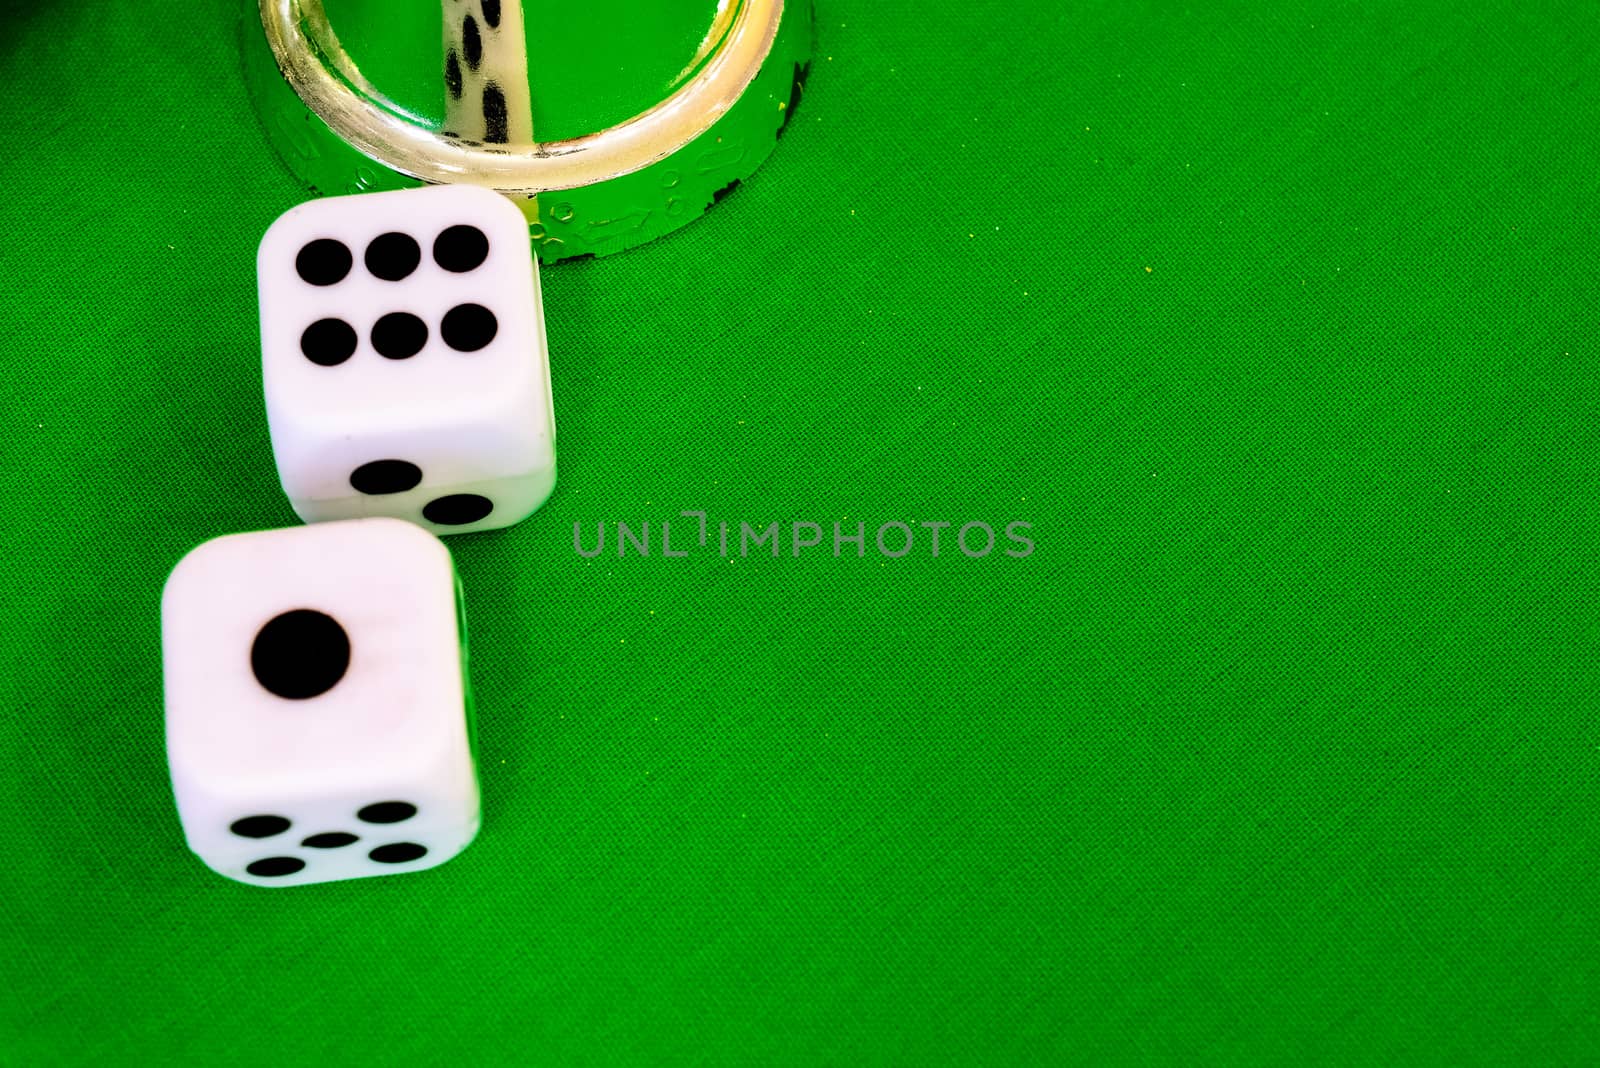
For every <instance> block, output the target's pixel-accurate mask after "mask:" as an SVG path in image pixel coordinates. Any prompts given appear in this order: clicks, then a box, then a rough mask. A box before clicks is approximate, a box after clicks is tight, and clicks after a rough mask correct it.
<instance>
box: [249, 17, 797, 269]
mask: <svg viewBox="0 0 1600 1068" xmlns="http://www.w3.org/2000/svg"><path fill="white" fill-rule="evenodd" d="M506 2H507V0H501V3H496V2H495V0H441V2H440V3H432V4H407V5H394V4H384V3H380V2H379V0H323V2H321V3H318V2H317V0H262V3H261V5H260V12H259V14H260V19H259V21H258V20H257V19H256V18H255V17H254V16H253V14H252V15H247V16H246V17H245V18H244V19H242V20H241V49H242V52H243V55H244V61H245V74H246V81H247V84H248V86H249V89H250V93H251V96H252V98H253V100H254V102H255V105H256V110H257V113H258V114H259V115H260V117H261V120H262V123H263V126H264V129H265V130H266V133H267V136H268V139H269V140H270V141H271V143H272V145H273V146H274V148H275V149H276V151H277V153H278V155H279V156H280V158H282V160H283V161H284V163H285V164H286V165H287V166H288V168H289V170H290V171H291V172H292V173H293V174H294V175H295V176H296V177H297V178H299V179H300V180H301V181H302V182H303V183H305V185H306V187H307V189H308V190H309V191H311V192H312V193H315V194H319V195H338V194H345V193H359V192H368V191H376V190H383V189H403V188H408V187H412V186H416V185H420V184H423V183H424V182H426V181H467V182H473V183H475V184H482V185H488V186H490V187H492V188H495V189H498V190H500V191H501V192H503V193H505V194H506V195H507V196H509V197H512V198H513V199H514V200H515V201H516V202H517V203H518V204H519V205H520V206H521V207H522V209H523V213H524V214H525V215H526V216H527V217H528V222H529V235H530V237H531V238H532V241H533V245H534V248H535V250H536V251H537V253H538V255H539V258H540V259H542V260H544V261H547V262H549V261H554V260H560V259H567V258H570V257H573V256H583V255H608V254H610V253H613V252H619V251H622V250H623V249H627V248H631V247H633V246H635V245H638V244H641V243H643V242H645V241H649V240H651V239H653V238H656V237H660V236H661V235H663V234H666V233H669V232H671V231H673V230H675V229H677V228H678V227H680V226H683V225H684V224H686V223H688V222H690V221H692V220H694V219H696V218H698V217H699V216H700V215H701V214H703V213H704V212H705V211H706V210H707V209H708V208H709V207H711V206H712V205H713V204H714V203H716V201H717V200H718V199H720V197H721V195H722V194H723V193H724V192H725V191H726V190H728V189H731V188H732V187H733V186H734V185H736V184H737V183H738V182H739V181H741V180H742V179H744V178H747V177H748V176H749V175H750V174H751V173H752V172H754V170H755V169H756V167H758V166H759V165H760V164H761V162H762V161H763V160H764V159H766V157H767V155H768V154H769V153H770V152H771V151H772V149H773V147H774V146H775V144H776V143H777V141H778V138H779V137H780V136H781V134H782V131H783V127H784V124H785V123H786V122H787V121H788V118H789V116H790V115H791V114H792V113H793V109H794V107H795V106H796V105H797V104H798V102H799V99H800V95H801V92H802V90H803V86H804V81H805V73H806V69H807V64H808V61H809V58H810V50H811V40H812V25H811V19H812V15H811V7H810V2H809V0H789V2H787V3H785V2H784V0H726V2H724V3H721V4H718V3H717V2H716V0H605V2H597V3H591V4H587V5H580V4H572V3H570V2H568V3H557V2H555V0H525V2H524V3H522V4H521V5H520V6H517V5H512V6H504V5H505V4H506ZM469 23H470V25H468V24H469ZM491 23H492V25H491ZM263 31H265V32H263ZM524 83H525V87H524ZM502 85H503V86H504V87H505V88H504V90H502V88H501V86H502ZM491 96H493V97H494V102H495V104H496V105H498V110H497V109H496V108H492V107H491V106H490V98H491Z"/></svg>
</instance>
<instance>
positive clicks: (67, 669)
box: [0, 0, 1600, 1065]
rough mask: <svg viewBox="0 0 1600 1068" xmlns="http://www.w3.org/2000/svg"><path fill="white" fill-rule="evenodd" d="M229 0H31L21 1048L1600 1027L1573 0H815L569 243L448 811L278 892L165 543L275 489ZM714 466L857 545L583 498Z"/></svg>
mask: <svg viewBox="0 0 1600 1068" xmlns="http://www.w3.org/2000/svg"><path fill="white" fill-rule="evenodd" d="M252 6H253V5H249V4H244V3H232V2H229V3H224V2H222V0H200V2H197V3H194V4H188V5H182V6H181V8H165V9H164V8H162V7H161V6H160V5H156V6H152V5H150V4H148V3H133V2H131V0H108V2H89V3H83V4H61V5H56V4H37V5H32V6H30V7H28V8H26V9H20V8H13V10H11V11H10V12H9V13H8V14H6V15H5V16H4V22H3V26H4V34H3V36H0V87H3V88H4V90H5V94H6V100H7V111H6V116H7V121H6V122H5V123H4V124H3V127H0V190H3V191H4V194H3V199H0V240H3V241H4V247H3V252H0V297H3V300H0V339H3V340H0V345H3V351H4V355H5V373H4V374H3V375H0V413H3V419H4V422H3V438H0V464H3V466H0V486H3V489H4V499H5V506H4V507H5V522H4V524H3V525H0V539H3V541H0V549H3V551H4V554H5V561H6V563H7V566H8V573H9V575H10V578H9V580H8V581H7V583H6V592H5V603H4V613H5V616H4V618H5V625H4V631H3V633H4V644H3V646H0V657H3V659H0V758H3V759H4V763H5V765H6V769H7V770H6V774H5V775H4V776H3V777H0V902H3V903H4V906H5V918H4V923H3V925H0V1062H3V1063H6V1064H17V1065H35V1064H43V1063H52V1062H57V1061H59V1062H76V1063H85V1064H154V1063H193V1064H206V1065H217V1064H231V1063H240V1064H254V1063H263V1064H265V1063H273V1064H314V1063H326V1062H329V1061H333V1062H347V1063H354V1062H357V1061H369V1060H371V1061H376V1062H383V1063H438V1064H452V1065H459V1064H487V1063H516V1064H523V1063H528V1064H569V1063H607V1062H609V1063H625V1064H637V1063H643V1062H698V1061H712V1062H723V1063H731V1062H743V1063H751V1062H790V1063H797V1064H821V1063H837V1064H847V1065H852V1064H877V1063H882V1064H891V1063H892V1064H935V1063H976V1062H987V1063H995V1064H1018V1063H1026V1062H1033V1063H1062V1062H1082V1063H1095V1064H1104V1063H1110V1062H1127V1061H1149V1062H1167V1063H1182V1064H1196V1063H1230V1064H1234V1063H1308V1062H1311V1063H1316V1062H1321V1063H1330V1064H1350V1063H1357V1062H1369V1063H1418V1062H1450V1063H1462V1062H1484V1063H1500V1064H1521V1065H1535V1064H1541V1065H1542V1064H1557V1063H1562V1064H1579V1063H1595V1062H1596V1061H1597V1060H1600V951H1597V945H1600V921H1597V919H1596V910H1597V907H1600V879H1597V877H1596V871H1595V869H1596V864H1597V860H1600V816H1597V814H1600V805H1597V799H1596V791H1597V786H1600V775H1597V762H1600V723H1597V708H1600V622H1597V611H1600V563H1597V559H1596V547H1597V546H1600V506H1597V503H1596V490H1597V478H1596V473H1595V472H1596V464H1597V460H1600V408H1597V405H1596V399H1595V398H1596V396H1597V388H1600V386H1597V376H1596V366H1597V363H1596V353H1597V346H1600V336H1597V329H1596V317H1597V312H1596V309H1597V307H1600V302H1597V299H1596V288H1597V282H1600V260H1597V255H1596V254H1597V252H1600V224H1597V219H1600V211H1597V207H1596V204H1597V194H1600V179H1597V173H1600V171H1597V158H1600V134H1597V124H1596V120H1597V118H1600V24H1597V23H1596V22H1595V20H1594V17H1593V16H1594V13H1593V11H1592V10H1588V9H1587V7H1586V5H1583V4H1560V3H1554V2H1552V3H1538V4H1521V3H1512V2H1509V0H1490V2H1484V3H1461V2H1459V0H1451V2H1434V0H1428V2H1422V0H1416V2H1410V3H1402V2H1399V0H1394V2H1376V3H1363V4H1356V3H1348V2H1324V3H1305V2H1301V0H1279V2H1275V3H1270V4H1246V3H1236V2H1227V3H1220V4H1209V5H1208V4H1196V5H1192V6H1187V8H1186V6H1185V5H1179V4H1168V3H1133V4H1130V3H1124V2H1119V0H1085V2H1081V3H1071V4H1064V5H1063V4H1053V3H1036V4H1012V3H999V2H979V3H972V2H968V3H940V4H936V5H935V4H912V3H909V2H905V0H895V2H885V3H870V4H869V3H844V2H832V0H823V3H822V5H821V10H820V12H819V20H818V39H817V55H816V62H815V66H814V67H813V72H812V78H811V82H810V85H809V87H808V88H807V90H806V95H805V98H804V101H803V103H802V104H801V106H800V108H799V110H798V111H797V113H796V115H795V118H794V121H793V123H792V124H791V125H790V127H789V131H788V133H787V135H786V137H785V138H784V140H783V143H782V144H781V145H780V146H779V147H778V150H777V152H776V153H775V154H774V155H773V157H772V159H771V160H770V161H769V162H768V164H767V165H766V166H765V167H764V168H763V169H762V170H761V171H760V172H759V173H758V174H757V175H756V176H755V177H754V178H753V179H751V180H750V181H747V182H746V183H745V184H744V185H743V186H742V187H741V188H740V189H739V190H738V191H737V192H736V193H735V194H734V195H733V196H731V197H729V198H728V199H726V200H725V201H724V202H723V203H722V204H721V205H719V206H718V207H717V208H716V209H715V210H713V211H712V212H711V213H710V214H709V215H708V216H707V217H706V218H705V219H702V220H700V221H699V222H697V223H695V224H694V225H692V226H690V227H689V228H687V229H686V230H684V231H682V232H680V233H678V234H676V235H674V236H672V237H670V238H668V239H665V240H663V241H660V242H657V243H655V244H653V245H649V246H646V247H644V248H641V249H638V250H635V251H633V252H629V253H626V254H624V255H622V256H619V257H616V258H608V259H599V260H588V261H583V262H577V263H568V264H559V265H556V266H554V267H551V268H549V269H547V270H546V271H545V274H544V283H545V299H546V310H547V315H548V318H549V329H550V345H551V353H552V357H551V358H552V365H553V368H554V389H555V403H556V411H557V417H558V420H559V425H560V433H561V436H560V449H561V453H560V457H561V465H562V466H561V476H560V484H559V485H558V487H557V490H556V493H555V496H554V497H553V498H552V499H551V501H550V502H549V504H548V505H546V506H545V508H544V509H543V510H542V511H540V512H539V513H538V514H536V515H535V516H534V517H533V518H532V519H531V520H529V521H528V522H527V523H525V524H523V525H521V526H520V527H517V528H515V529H511V530H506V531H500V532H496V533H492V534H483V535H473V536H468V537H463V538H459V539H456V540H454V541H452V542H451V548H452V549H453V550H454V553H455V556H456V560H457V564H458V567H459V569H460V571H461V574H462V578H463V581H464V583H465V589H466V595H467V616H468V619H469V623H470V627H471V631H472V634H471V640H472V653H473V660H472V663H473V676H474V677H473V681H474V683H475V687H476V693H477V698H478V708H479V716H480V722H479V728H480V738H479V742H480V746H481V749H480V758H481V770H482V779H483V790H484V803H485V822H484V829H483V832H482V835H481V836H480V838H479V840H478V842H477V844H475V845H474V846H473V847H472V848H471V849H470V850H468V851H467V852H466V853H465V854H463V855H462V856H461V857H460V858H458V859H456V860H453V861H451V862H450V863H449V864H447V865H445V866H443V867H441V868H438V869H436V870H433V871H429V872H426V873H424V874H418V875H413V876H404V877H396V878H392V879H377V880H365V881H359V882H349V883H336V884H328V885H321V886H314V887H308V888H303V889H297V890H284V891H269V890H259V889H253V888H249V887H245V886H240V885H235V884H231V883H228V882H226V881H224V880H222V879H220V878H218V877H217V876H215V875H213V874H211V873H209V872H208V871H206V870H205V869H204V868H202V867H201V865H200V864H199V863H198V862H197V861H196V860H195V859H194V858H193V857H192V856H190V855H189V854H188V853H187V852H186V851H185V849H184V845H183V840H182V838H181V835H180V833H179V828H178V824H177V820H176V818H175V816H174V812H173V807H172V800H171V796H170V793H169V789H168V784H167V780H166V768H165V758H164V754H163V750H162V735H161V689H160V647H159V630H158V596H159V593H160V589H161V584H162V582H163V580H164V578H165V576H166V574H167V572H168V570H169V569H170V568H171V567H172V565H173V564H174V563H175V562H176V561H177V560H178V559H179V557H180V556H181V555H182V554H183V553H184V552H185V551H187V550H188V549H189V548H190V547H192V546H193V545H195V544H196V543H198V542H199V541H202V540H204V539H206V538H210V537H213V536H216V535H219V534H222V533H226V532H230V531H238V530H249V529H259V528H266V527H274V526H282V525H286V524H289V523H292V522H294V516H293V514H292V513H291V512H290V510H289V507H288V505H287V504H286V502H285V500H284V499H283V496H282V494H281V492H280V490H279V488H278V485H277V481H276V477H275V474H274V471H273V466H272V461H271V456H270V454H269V449H268V442H267V434H266V427H265V420H264V415H263V411H262V403H261V397H260V369H259V362H258V361H259V357H258V353H257V342H256V296H255V280H254V276H253V264H254V254H255V245H256V242H257V240H258V238H259V237H260V235H261V233H262V231H263V230H264V228H265V227H266V226H267V224H268V223H269V222H271V220H272V219H273V218H274V217H275V216H276V215H277V214H278V213H280V212H282V211H283V210H285V209H287V208H288V207H290V206H291V205H293V204H295V203H296V202H297V201H298V200H300V199H301V198H302V194H301V193H300V191H299V190H298V189H297V187H296V186H295V184H294V183H293V182H292V181H291V179H290V178H289V177H288V175H287V174H286V173H285V172H284V171H283V170H282V168H281V167H280V166H279V164H278V163H277V162H276V160H275V158H274V157H273V156H272V155H271V153H270V152H269V150H268V148H267V147H266V145H265V144H264V142H263V139H262V137H261V135H260V133H259V131H258V129H257V126H256V125H255V120H254V118H253V117H252V114H251V112H250V109H249V105H248V101H247V99H246V97H245V95H244V92H243V89H242V87H241V85H240V83H239V78H238V74H237V72H238V65H239V59H238V52H237V47H236V44H235V39H234V36H233V30H232V19H233V17H234V15H235V14H236V13H238V12H240V11H247V9H248V8H249V7H252ZM179 10H181V11H183V12H185V13H186V14H185V15H184V16H183V17H181V18H180V17H179V16H178V14H177V12H178V11H179ZM682 510H703V511H705V512H707V513H708V514H709V516H710V519H711V522H712V523H713V524H715V523H716V522H718V521H719V520H727V521H729V522H731V523H733V524H735V525H737V524H738V523H740V522H747V523H750V524H752V525H764V524H766V523H769V522H772V521H775V520H782V521H784V522H785V523H788V522H791V521H795V520H800V521H809V522H816V523H819V524H831V523H832V522H834V521H841V522H843V523H844V524H845V525H846V528H847V529H848V530H852V531H853V529H854V524H855V523H856V522H858V521H860V522H865V523H866V524H867V525H868V526H867V530H868V539H869V540H868V548H867V553H866V555H865V556H864V557H861V558H857V557H856V556H855V555H854V551H855V550H854V548H853V547H850V546H847V547H846V548H845V552H844V555H842V556H841V557H839V558H835V557H834V556H833V554H832V551H831V546H830V545H825V546H824V548H823V549H822V550H820V551H819V550H807V551H805V552H804V553H803V554H802V555H801V556H800V557H799V558H795V557H792V556H790V555H789V548H788V544H787V536H786V541H785V545H784V555H783V556H782V557H780V558H778V559H773V558H772V557H771V556H768V555H764V554H759V555H758V554H754V553H753V554H752V555H751V556H749V557H745V558H740V557H738V556H737V555H736V554H735V555H732V556H730V557H729V558H726V559H725V558H723V557H721V556H720V555H718V554H717V553H716V552H714V551H712V550H711V549H710V548H707V549H701V548H700V547H699V546H697V545H692V546H691V548H693V550H694V551H693V552H692V553H691V555H690V556H688V557H686V558H671V559H663V558H662V557H661V556H660V554H659V551H653V552H652V554H651V555H650V556H649V557H648V558H640V557H638V556H636V555H634V554H632V553H631V552H630V554H629V555H628V556H626V557H624V558H621V559H619V558H617V556H616V555H615V552H614V549H613V544H614V543H613V542H609V541H608V546H607V553H606V555H605V556H604V557H601V558H595V559H592V560H591V559H585V558H584V557H581V556H579V555H578V554H577V553H576V552H574V549H573V538H572V532H573V524H574V523H575V522H582V523H584V524H585V530H586V532H587V536H588V537H589V538H590V539H592V536H593V530H594V525H595V524H596V523H600V522H604V523H606V524H607V525H608V527H610V526H611V525H612V524H614V523H615V522H616V521H618V520H622V521H627V522H629V523H631V524H634V525H635V526H637V524H639V523H641V522H643V521H646V520H648V521H650V522H651V524H652V528H653V529H655V528H657V527H658V525H659V522H660V521H661V520H663V519H673V518H676V517H677V516H678V513H679V512H680V511H682ZM974 520H982V521H984V522H988V523H990V524H992V525H995V526H996V527H997V528H999V527H1001V526H1003V525H1004V524H1006V523H1010V522H1013V521H1019V520H1020V521H1026V522H1031V523H1032V524H1033V528H1032V534H1031V536H1032V537H1033V539H1034V541H1035V543H1036V546H1037V547H1036V549H1035V551H1034V552H1033V553H1032V554H1031V555H1030V556H1027V557H1025V558H1020V559H1019V558H1013V557H1007V556H1004V555H1002V553H1001V550H1000V549H999V548H997V549H996V550H995V551H994V552H992V553H991V554H990V555H988V556H986V557H983V558H981V559H972V558H968V557H966V556H963V555H962V554H961V553H960V552H959V551H953V549H952V543H951V540H950V539H951V537H952V535H953V533H954V528H949V529H947V530H945V531H944V539H945V540H944V541H943V543H942V545H941V552H940V555H939V556H938V557H933V556H932V555H931V553H930V552H929V551H928V548H927V543H926V540H925V537H924V538H923V539H922V540H919V542H918V543H917V546H916V547H915V549H914V551H913V552H912V553H911V554H910V555H908V556H906V557H904V558H899V559H891V558H888V557H885V556H883V555H881V554H880V553H879V552H878V550H877V548H876V547H875V546H873V545H872V543H871V537H872V532H873V531H875V530H876V529H877V527H878V526H879V525H881V524H882V523H884V522H888V521H901V522H905V523H922V522H941V521H948V522H951V523H955V524H958V525H959V524H962V523H966V522H969V521H974ZM683 524H684V525H683V531H685V532H686V531H687V530H688V529H689V528H690V526H691V521H683ZM735 530H737V526H735ZM918 531H919V535H926V533H927V532H926V530H925V529H924V528H918ZM828 535H829V538H830V540H831V530H829V531H828ZM673 537H674V541H675V544H677V543H679V542H680V529H679V527H678V526H677V525H674V527H673ZM887 537H888V538H890V539H897V538H898V535H897V533H896V532H895V531H894V530H891V531H890V532H889V535H888V536H887ZM714 539H715V528H714V527H713V540H714ZM969 543H970V542H969ZM591 544H592V541H591ZM1003 544H1005V543H1004V538H1003V534H1002V545H1003ZM889 545H890V548H891V549H894V548H896V547H897V540H890V541H889ZM652 548H653V549H657V548H658V547H657V546H654V545H653V546H652Z"/></svg>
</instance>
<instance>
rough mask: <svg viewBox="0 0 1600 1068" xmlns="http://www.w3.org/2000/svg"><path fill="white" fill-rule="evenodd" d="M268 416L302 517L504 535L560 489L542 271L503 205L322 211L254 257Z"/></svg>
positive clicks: (488, 197)
mask: <svg viewBox="0 0 1600 1068" xmlns="http://www.w3.org/2000/svg"><path fill="white" fill-rule="evenodd" d="M257 274H258V280H259V286H260V301H261V348H262V370H263V381H264V385H265V389H266V401H267V419H268V424H269V428H270V430H271V434H272V445H273V453H274V455H275V457H276V459H277V464H278V473H279V478H280V480H281V481H282V483H283V487H284V490H285V492H286V493H287V494H288V496H289V499H290V503H291V504H292V505H293V506H294V508H295V511H296V512H297V513H298V514H299V515H300V516H301V518H302V519H305V520H306V521H308V522H314V521H318V520H324V519H344V518H355V517H360V516H376V515H386V516H393V517H396V518H401V519H407V520H410V521H411V522H414V523H418V524H419V525H422V526H424V527H427V528H429V529H431V530H433V531H434V532H436V533H441V534H448V533H458V532H464V531H470V530H484V529H490V528H493V527H501V526H508V525H510V524H512V523H515V522H517V521H519V520H521V519H523V518H525V517H526V516H528V515H529V514H530V513H532V512H533V511H534V509H536V508H537V507H538V506H539V505H540V504H542V503H543V502H544V500H545V498H547V497H548V496H549V494H550V491H551V489H552V488H553V487H554V484H555V425H554V418H553V415H552V413H551V404H550V384H549V363H548V358H547V354H546V347H545V332H544V316H543V312H542V309H541V303H540V294H539V281H538V272H537V266H536V264H535V261H534V258H533V256H532V254H531V252H530V250H529V244H528V234H527V223H526V221H525V220H524V218H523V216H522V214H521V212H519V211H518V210H517V209H516V207H515V206H513V205H512V204H511V203H510V202H509V201H507V200H506V199H505V198H503V197H501V196H500V195H498V194H496V193H493V192H491V191H489V190H485V189H480V188H477V187H474V186H435V187H428V188H423V189H411V190H402V191H399V192H392V193H373V194H363V195H360V196H351V197H334V198H328V199H323V200H316V201H311V202H309V203H306V204H302V205H300V206H299V207H296V208H294V209H291V210H290V211H288V212H287V213H285V214H284V215H283V216H281V217H280V218H279V219H278V220H277V221H276V222H275V223H273V225H272V226H271V228H269V229H268V231H267V233H266V236H265V237H264V238H263V239H262V242H261V248H260V252H259V254H258V256H257Z"/></svg>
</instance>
